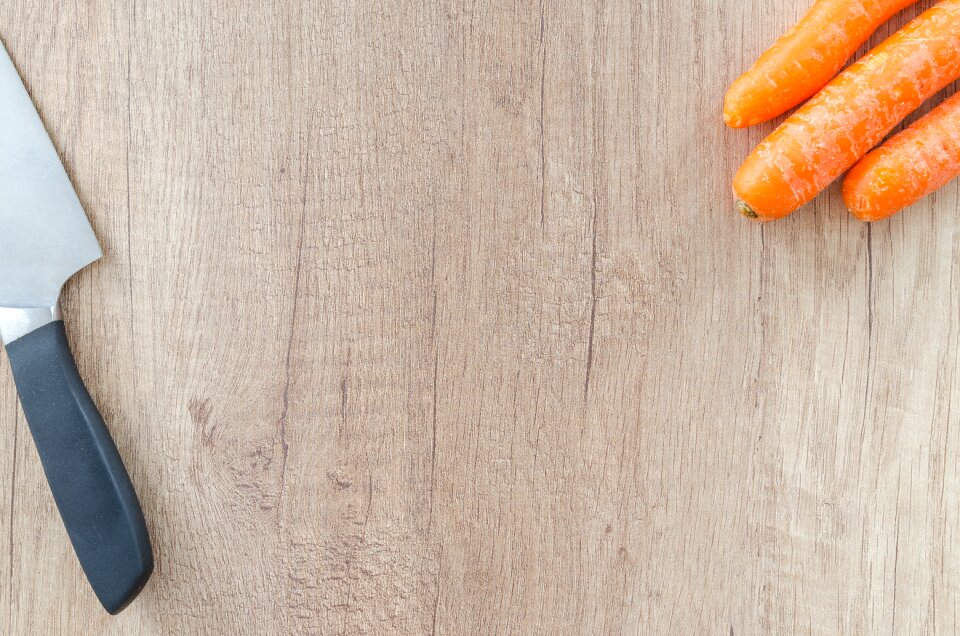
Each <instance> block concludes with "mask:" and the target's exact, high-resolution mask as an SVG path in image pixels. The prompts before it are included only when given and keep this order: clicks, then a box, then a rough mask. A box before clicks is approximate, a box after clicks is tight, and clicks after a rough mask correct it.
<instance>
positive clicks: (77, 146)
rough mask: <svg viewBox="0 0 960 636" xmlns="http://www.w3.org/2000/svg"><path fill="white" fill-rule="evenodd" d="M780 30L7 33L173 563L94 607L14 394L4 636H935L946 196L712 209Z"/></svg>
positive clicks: (108, 393)
mask: <svg viewBox="0 0 960 636" xmlns="http://www.w3.org/2000/svg"><path fill="white" fill-rule="evenodd" d="M805 5H806V3H805V2H803V1H802V0H769V1H764V2H742V1H739V0H718V1H716V2H707V1H704V0H672V1H669V2H668V1H666V0H653V1H641V2H637V1H635V0H607V1H601V2H567V1H555V2H539V3H538V2H486V3H467V2H457V1H447V2H434V3H427V2H417V1H413V0H392V1H390V2H368V1H363V2H352V1H346V0H331V1H328V2H307V1H305V0H299V1H290V2H258V1H254V0H208V1H206V2H195V1H193V0H170V1H165V2H159V1H155V2H145V1H144V0H136V1H128V2H120V1H109V0H103V1H101V2H74V3H56V4H55V5H51V4H50V3H44V2H39V0H8V1H7V2H4V3H3V4H2V5H0V36H2V38H3V40H4V42H5V44H6V45H7V47H8V49H9V51H10V53H11V55H12V57H13V58H14V61H15V63H16V64H17V66H18V68H19V69H20V71H21V73H22V74H23V76H24V78H25V81H26V83H27V85H28V88H29V89H30V91H31V93H32V94H33V96H34V98H35V101H36V103H37V104H38V107H39V109H40V111H41V114H42V116H43V117H44V120H45V122H46V123H47V125H48V127H49V129H50V131H51V134H52V136H53V137H54V140H55V143H56V144H57V147H58V148H59V149H60V151H61V154H62V156H63V158H64V161H65V163H66V165H67V168H68V170H69V171H70V173H71V176H72V177H73V179H74V182H75V184H76V186H77V189H78V191H79V194H80V197H81V199H82V200H83V202H84V204H85V207H86V209H87V211H88V213H89V216H90V218H91V221H92V223H93V225H94V227H95V229H96V231H97V233H98V235H99V236H100V238H101V240H102V242H103V244H104V249H105V251H106V254H107V256H106V258H105V259H103V260H102V261H101V262H100V263H98V264H96V265H95V266H93V267H90V268H88V269H87V270H86V271H84V272H82V273H81V274H80V275H79V276H77V277H76V278H75V279H74V280H73V281H72V282H71V283H70V284H69V285H68V287H67V288H66V290H65V297H64V303H65V312H66V314H67V316H68V325H69V331H70V334H71V338H72V341H73V343H74V348H75V352H76V355H77V357H78V360H79V364H80V367H81V371H82V373H83V375H84V376H85V378H86V379H87V381H88V384H89V385H90V387H91V390H92V392H93V393H94V396H95V398H96V399H97V401H98V403H99V404H100V405H101V407H102V410H103V411H104V414H105V417H106V419H107V421H108V423H109V425H110V427H111V429H112V431H113V433H114V435H115V438H116V440H117V443H118V446H119V447H120V450H121V452H122V454H123V456H124V458H125V460H126V462H127V465H128V467H129V469H130V472H131V475H132V478H133V480H134V482H135V484H136V485H137V487H138V490H139V492H140V495H141V498H142V500H143V504H144V507H145V511H146V514H147V518H148V522H149V524H150V528H151V532H152V535H153V540H154V546H155V551H156V557H157V565H158V567H157V571H156V573H155V575H154V577H153V579H152V581H151V583H150V584H149V586H148V587H147V589H146V590H145V591H144V593H143V595H142V597H141V598H140V599H139V600H138V601H137V602H136V604H134V605H133V606H131V607H130V608H129V609H127V610H126V611H125V612H124V613H123V614H122V615H120V616H119V617H117V618H110V617H107V616H106V615H105V614H104V613H103V612H102V610H101V609H100V608H99V606H98V605H97V603H96V600H95V599H94V597H93V596H92V594H91V593H90V591H89V589H88V588H87V585H86V583H85V581H84V579H83V577H82V573H81V572H80V570H79V567H78V565H77V563H76V561H75V559H74V557H73V555H72V551H71V549H70V547H69V544H68V542H67V538H66V534H65V532H64V531H63V528H62V527H61V525H60V522H59V519H58V517H57V513H56V510H55V508H54V505H53V501H52V498H51V497H50V495H49V493H48V491H47V488H46V484H45V482H44V480H43V475H42V471H41V468H40V465H39V462H38V461H37V456H36V452H35V450H34V448H33V444H32V441H31V440H30V437H29V434H28V432H27V429H26V427H25V426H24V421H23V417H22V415H21V413H20V410H19V406H18V405H17V401H16V396H15V392H14V389H13V383H12V380H11V379H10V375H9V372H8V369H7V368H6V366H7V363H6V361H5V359H4V360H3V362H0V404H2V405H3V407H2V408H0V429H2V430H3V431H5V434H4V435H2V436H0V625H2V627H0V630H2V631H3V633H7V634H25V633H36V634H50V633H64V634H67V633H70V634H99V633H103V634H174V633H192V634H201V633H204V634H205V633H211V634H212V633H219V634H265V633H287V634H295V633H318V634H319V633H323V634H385V633H397V634H424V633H438V634H466V633H477V634H501V633H517V634H521V633H523V634H541V633H542V634H558V633H563V634H577V633H582V634H786V633H815V634H841V633H842V634H878V633H898V634H900V633H902V634H921V633H924V634H951V633H956V632H957V631H958V630H960V619H958V616H957V610H956V608H957V606H958V604H960V603H958V601H960V598H958V596H960V594H958V585H960V547H958V538H960V537H958V521H960V506H958V503H960V474H958V469H957V466H958V461H957V460H958V456H960V433H958V431H957V427H956V413H957V412H960V390H958V387H957V381H958V379H960V341H958V338H960V336H958V334H957V332H956V330H955V325H956V324H957V321H958V318H960V295H958V296H957V297H954V289H955V287H956V282H955V281H957V280H960V215H958V211H960V210H958V208H960V206H958V196H957V195H958V192H957V187H956V186H955V185H951V186H949V187H947V188H946V189H945V190H943V191H942V192H940V193H938V194H936V195H934V196H933V197H931V198H930V199H929V200H927V201H925V202H923V203H921V204H920V205H918V206H916V208H914V209H912V210H911V211H909V212H908V213H905V214H902V215H900V216H897V217H895V218H894V219H892V220H890V221H888V222H883V223H878V224H875V225H872V226H867V225H863V224H860V223H858V222H856V221H854V220H852V219H851V218H850V217H849V216H848V215H847V214H846V213H845V212H844V211H843V208H842V205H841V201H840V197H839V195H838V191H837V189H836V188H835V187H834V188H831V189H830V190H829V191H828V192H827V193H826V194H825V195H824V196H822V197H820V198H819V199H818V200H817V202H816V203H814V204H812V205H811V206H808V208H807V209H805V210H803V211H801V212H800V213H798V214H795V215H794V216H792V217H790V218H788V219H786V220H784V221H781V222H778V223H776V224H771V225H765V226H760V225H756V224H752V223H748V222H746V221H744V220H742V219H740V218H738V217H737V216H736V214H735V213H734V211H733V209H732V201H731V196H730V194H729V180H730V178H731V175H732V174H733V172H734V171H735V169H736V167H737V165H738V164H739V162H740V160H741V159H742V158H743V157H744V156H745V155H746V154H747V152H748V151H749V149H750V148H751V147H752V145H753V144H755V143H756V142H758V141H759V139H760V138H761V137H762V136H763V135H764V134H765V133H766V132H769V130H771V125H766V126H761V127H759V128H757V129H754V130H749V131H730V130H727V129H725V128H724V127H723V126H722V123H721V117H720V102H721V98H722V95H723V91H724V89H725V87H726V86H727V85H728V84H729V82H730V81H731V80H732V79H733V78H734V77H735V75H736V74H737V73H738V72H739V71H741V70H742V69H744V68H745V67H746V66H747V65H748V64H749V63H750V62H751V61H752V60H753V59H754V58H755V57H756V55H758V54H759V52H760V51H761V50H762V49H763V48H764V47H765V46H766V45H768V44H769V43H770V42H771V41H772V40H773V39H774V38H775V37H776V36H777V34H779V33H780V32H782V31H783V30H784V29H785V28H786V27H787V26H788V25H789V24H790V23H792V22H793V21H794V20H795V19H796V18H797V17H798V16H799V15H800V13H801V12H802V11H803V10H804V9H805ZM929 5H930V2H926V3H921V5H920V6H929ZM907 13H908V15H915V14H916V9H915V10H911V11H908V12H907ZM902 22H903V19H902V18H900V19H898V20H896V21H895V22H894V23H893V24H892V25H891V26H888V27H885V28H884V29H882V31H881V33H880V34H878V35H877V36H876V37H875V38H874V42H876V41H879V39H880V38H882V37H883V36H884V35H887V34H889V33H890V32H891V30H892V29H894V28H896V27H897V26H898V25H899V24H902Z"/></svg>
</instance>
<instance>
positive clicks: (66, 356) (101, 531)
mask: <svg viewBox="0 0 960 636" xmlns="http://www.w3.org/2000/svg"><path fill="white" fill-rule="evenodd" d="M6 348H7V356H8V357H9V359H10V366H11V369H12V370H13V377H14V380H15V382H16V385H17V392H18V393H19V394H20V403H21V405H22V406H23V412H24V413H25V414H26V416H27V423H28V424H29V426H30V432H31V433H32V434H33V441H34V443H35V444H36V446H37V451H38V452H39V454H40V461H41V463H42V464H43V471H44V473H46V475H47V481H48V482H49V483H50V490H51V491H53V498H54V500H55V501H56V503H57V508H58V509H59V510H60V516H61V517H62V518H63V523H64V525H65V526H66V528H67V534H68V535H70V541H71V542H72V543H73V549H74V550H75V551H76V553H77V558H78V559H79V561H80V565H81V566H82V567H83V571H84V573H85V574H86V575H87V580H89V581H90V585H91V587H93V591H94V592H95V593H96V595H97V598H98V599H99V600H100V602H101V603H102V604H103V607H104V608H105V609H106V610H107V611H108V612H110V613H111V614H116V613H117V612H119V611H120V610H122V609H123V608H124V607H126V606H127V604H129V603H130V601H132V600H133V599H134V598H135V597H136V596H137V594H138V593H139V592H140V590H141V589H143V586H144V585H145V584H146V582H147V579H149V578H150V574H151V573H152V572H153V552H152V550H151V548H150V536H149V534H148V533H147V526H146V523H145V521H144V519H143V511H142V510H141V509H140V502H139V501H138V500H137V494H136V492H134V489H133V485H132V484H131V483H130V477H129V476H128V475H127V471H126V469H125V468H124V467H123V461H122V460H121V459H120V454H119V453H118V452H117V447H116V445H114V443H113V439H112V438H111V437H110V433H109V432H108V431H107V427H106V425H104V422H103V418H102V417H101V416H100V412H99V411H98V410H97V407H96V405H95V404H94V403H93V400H92V399H91V398H90V394H89V393H88V392H87V389H86V387H85V386H84V385H83V380H81V379H80V374H79V373H78V372H77V365H76V363H75V362H74V360H73V354H72V353H71V352H70V345H69V343H68V342H67V334H66V331H65V330H64V326H63V321H62V320H56V321H53V322H50V323H48V324H46V325H44V326H42V327H40V328H38V329H36V330H34V331H31V332H30V333H28V334H26V335H24V336H22V337H20V338H18V339H16V340H14V341H12V342H10V343H8V344H7V345H6Z"/></svg>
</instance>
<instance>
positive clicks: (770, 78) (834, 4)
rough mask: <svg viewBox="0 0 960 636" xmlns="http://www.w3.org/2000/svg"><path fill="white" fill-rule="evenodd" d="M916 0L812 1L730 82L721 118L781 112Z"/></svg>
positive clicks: (742, 120) (740, 123) (745, 122)
mask: <svg viewBox="0 0 960 636" xmlns="http://www.w3.org/2000/svg"><path fill="white" fill-rule="evenodd" d="M915 2H916V0H817V1H816V2H814V3H813V6H812V7H810V10H809V11H807V14H806V15H805V16H803V18H802V19H801V20H800V22H798V23H797V24H796V25H794V27H793V28H792V29H790V30H789V31H788V32H787V33H786V34H785V35H784V36H783V37H781V38H780V39H779V40H778V41H777V43H776V44H774V45H773V46H772V47H770V48H769V49H767V51H766V52H764V54H763V55H761V56H760V59H758V60H757V62H756V63H755V64H754V65H753V67H752V68H751V69H750V70H749V71H747V72H746V73H744V74H743V75H741V76H740V77H739V78H737V80H736V81H735V82H734V83H733V84H732V85H731V86H730V90H728V91H727V95H726V97H725V98H724V104H723V118H724V120H725V121H726V122H727V125H729V126H731V127H733V128H743V127H745V126H752V125H754V124H759V123H760V122H763V121H767V120H768V119H773V118H774V117H776V116H777V115H782V114H783V113H785V112H787V111H788V110H790V109H791V108H793V107H794V106H796V105H798V104H800V103H802V102H804V101H806V99H807V98H809V97H811V96H812V95H813V94H814V93H816V92H817V91H818V90H820V89H821V88H823V85H824V84H826V83H827V82H829V81H830V79H831V78H832V77H833V76H834V75H836V74H837V73H838V72H839V71H840V69H841V68H843V65H844V63H845V62H846V61H847V60H848V59H850V56H852V55H853V54H854V53H855V52H856V50H857V48H858V47H859V46H860V45H861V44H863V43H864V42H866V41H867V38H869V37H870V34H871V33H873V32H874V31H876V30H877V28H878V27H879V26H880V25H881V24H883V23H884V22H886V21H887V20H889V19H890V18H892V17H893V16H894V15H896V14H897V13H899V12H900V11H901V10H902V9H904V8H906V7H908V6H909V5H911V4H914V3H915Z"/></svg>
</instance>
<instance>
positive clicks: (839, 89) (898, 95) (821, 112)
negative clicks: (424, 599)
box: [733, 0, 960, 220]
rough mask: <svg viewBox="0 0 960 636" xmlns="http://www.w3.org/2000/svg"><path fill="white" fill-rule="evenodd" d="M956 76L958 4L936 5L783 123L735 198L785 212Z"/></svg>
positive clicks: (739, 177)
mask: <svg viewBox="0 0 960 636" xmlns="http://www.w3.org/2000/svg"><path fill="white" fill-rule="evenodd" d="M958 77H960V0H943V1H942V2H940V3H939V4H937V5H935V6H934V7H933V8H932V9H930V10H928V11H926V12H925V13H923V14H922V15H920V16H919V17H918V18H916V19H915V20H914V21H913V22H911V23H910V24H908V25H907V26H905V27H904V28H903V29H901V30H900V31H898V32H897V33H896V34H894V35H893V36H891V37H890V38H888V39H887V40H886V41H885V42H883V43H882V44H881V45H880V46H878V47H877V48H875V49H874V50H872V51H871V52H870V53H868V54H867V55H865V56H864V57H863V58H862V59H860V60H859V61H858V62H856V63H855V64H853V65H852V66H850V67H849V68H848V69H847V70H845V71H844V72H842V73H841V74H840V75H838V76H837V77H836V78H834V80H833V81H831V82H830V83H829V84H827V86H826V87H824V89H823V90H822V91H820V92H819V93H818V94H817V95H816V96H815V97H814V98H813V99H811V100H810V101H809V102H807V103H806V104H805V105H804V106H802V107H801V108H800V109H798V110H797V111H796V112H795V113H794V114H793V115H791V116H790V117H789V118H787V120H786V121H785V122H784V123H783V124H781V126H780V127H779V128H777V129H776V130H775V131H774V132H773V133H772V134H771V135H770V136H769V137H767V138H766V139H765V140H764V141H763V142H762V143H761V144H760V145H759V146H757V148H756V149H755V150H754V151H753V152H752V153H751V154H750V156H749V157H747V159H746V161H744V163H743V165H742V166H741V167H740V169H739V171H738V172H737V174H736V176H735V177H734V180H733V189H734V193H735V194H736V195H737V197H738V198H739V199H740V200H741V201H743V202H745V203H746V205H747V206H748V207H749V209H750V210H752V211H753V212H754V213H756V215H757V218H758V219H759V220H773V219H778V218H782V217H784V216H786V215H788V214H790V213H791V212H793V211H794V210H796V209H797V208H799V207H800V206H802V205H803V204H805V203H807V202H808V201H810V200H811V199H813V198H814V197H815V196H816V195H817V194H818V193H819V192H820V191H821V190H823V189H824V188H825V187H827V186H828V185H829V184H830V183H831V182H832V181H834V180H835V179H836V178H837V177H839V176H840V175H841V174H843V172H844V171H846V170H847V169H848V168H850V166H852V165H853V164H854V163H856V162H857V161H858V160H859V159H860V158H861V157H863V156H864V155H865V154H866V153H867V152H868V151H869V150H870V149H871V148H873V146H875V145H876V144H877V143H879V142H880V141H881V140H882V139H883V138H884V137H885V136H886V135H887V133H889V132H890V131H891V130H892V129H893V128H894V126H896V125H897V124H898V123H899V122H900V121H902V120H903V118H904V117H906V116H907V115H909V114H910V113H911V112H913V111H914V110H916V109H917V107H918V106H920V104H922V103H923V102H924V101H926V100H927V99H929V98H930V97H931V96H933V95H934V94H935V93H937V91H939V90H940V89H942V88H944V87H945V86H947V85H948V84H949V83H950V82H952V81H954V80H955V79H957V78H958ZM741 209H742V208H741Z"/></svg>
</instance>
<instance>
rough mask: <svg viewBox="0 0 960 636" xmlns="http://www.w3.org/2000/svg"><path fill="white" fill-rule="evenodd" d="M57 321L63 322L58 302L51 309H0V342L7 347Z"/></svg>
mask: <svg viewBox="0 0 960 636" xmlns="http://www.w3.org/2000/svg"><path fill="white" fill-rule="evenodd" d="M57 320H63V314H62V313H61V312H60V301H59V300H58V301H57V302H56V303H55V304H54V305H53V307H0V340H2V341H3V344H5V345H8V344H10V343H11V342H13V341H14V340H19V339H20V338H22V337H24V336H25V335H27V334H29V333H32V332H34V331H36V330H37V329H39V328H40V327H43V326H45V325H49V324H50V323H51V322H56V321H57Z"/></svg>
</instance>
